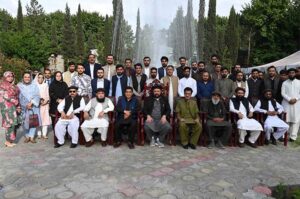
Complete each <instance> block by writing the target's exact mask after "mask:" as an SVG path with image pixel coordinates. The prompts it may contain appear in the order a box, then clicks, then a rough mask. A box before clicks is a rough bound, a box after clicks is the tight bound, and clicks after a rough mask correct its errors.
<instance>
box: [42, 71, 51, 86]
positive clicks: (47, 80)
mask: <svg viewBox="0 0 300 199" xmlns="http://www.w3.org/2000/svg"><path fill="white" fill-rule="evenodd" d="M44 75H45V80H44V82H45V83H46V84H47V85H48V87H49V86H50V84H51V83H52V82H53V77H52V74H51V70H50V69H49V68H46V69H45V70H44Z"/></svg>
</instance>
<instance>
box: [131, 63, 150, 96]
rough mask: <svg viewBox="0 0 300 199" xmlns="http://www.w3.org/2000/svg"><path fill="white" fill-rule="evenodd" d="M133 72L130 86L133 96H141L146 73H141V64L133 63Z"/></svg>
mask: <svg viewBox="0 0 300 199" xmlns="http://www.w3.org/2000/svg"><path fill="white" fill-rule="evenodd" d="M134 69H135V74H134V75H133V76H132V87H133V93H134V95H135V96H138V97H142V96H143V91H144V86H145V83H146V81H147V75H145V74H143V69H142V64H140V63H137V64H135V65H134Z"/></svg>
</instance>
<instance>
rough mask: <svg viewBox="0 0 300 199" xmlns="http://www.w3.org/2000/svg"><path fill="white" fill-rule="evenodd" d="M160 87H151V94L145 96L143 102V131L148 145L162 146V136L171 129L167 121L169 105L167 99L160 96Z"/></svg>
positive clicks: (169, 110)
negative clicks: (148, 141)
mask: <svg viewBox="0 0 300 199" xmlns="http://www.w3.org/2000/svg"><path fill="white" fill-rule="evenodd" d="M161 90H162V87H161V86H160V85H155V86H153V87H152V91H153V95H151V96H150V97H147V98H146V99H145V103H144V110H143V113H144V116H145V126H144V128H145V132H146V135H147V137H148V139H149V140H150V146H153V147H154V146H158V147H159V148H163V147H164V144H163V141H164V138H165V136H166V134H167V133H168V132H169V131H170V130H171V125H170V124H169V122H168V121H167V119H168V118H169V117H170V112H171V109H170V105H169V102H168V99H167V98H166V97H164V96H162V91H161Z"/></svg>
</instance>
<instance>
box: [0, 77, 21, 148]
mask: <svg viewBox="0 0 300 199" xmlns="http://www.w3.org/2000/svg"><path fill="white" fill-rule="evenodd" d="M14 78H15V77H14V73H13V72H11V71H7V72H5V73H4V75H3V80H2V81H1V82H0V111H1V116H2V127H3V128H4V129H5V136H6V141H5V146H7V147H13V146H15V145H16V144H15V143H13V142H14V140H15V139H16V126H17V125H18V115H17V111H20V107H19V89H18V87H17V86H16V85H14Z"/></svg>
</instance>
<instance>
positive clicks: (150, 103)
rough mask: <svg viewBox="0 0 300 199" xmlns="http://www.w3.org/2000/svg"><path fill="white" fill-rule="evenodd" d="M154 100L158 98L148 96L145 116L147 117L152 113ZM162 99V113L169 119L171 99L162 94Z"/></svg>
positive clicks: (160, 99)
mask: <svg viewBox="0 0 300 199" xmlns="http://www.w3.org/2000/svg"><path fill="white" fill-rule="evenodd" d="M154 100H156V99H155V98H154V97H153V96H150V97H147V98H146V99H145V102H144V109H143V113H144V117H145V118H146V117H147V115H151V114H152V111H153V106H154ZM159 101H160V106H161V115H162V116H163V115H166V117H167V118H168V119H169V118H170V113H171V109H170V105H169V101H168V99H167V98H166V97H163V96H161V97H160V98H159Z"/></svg>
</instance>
